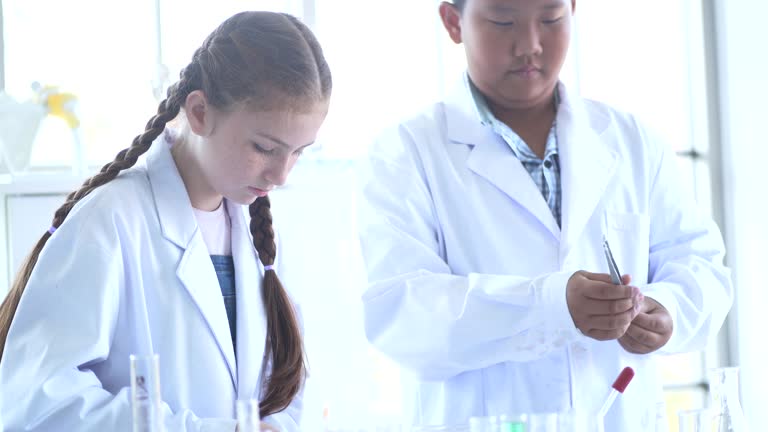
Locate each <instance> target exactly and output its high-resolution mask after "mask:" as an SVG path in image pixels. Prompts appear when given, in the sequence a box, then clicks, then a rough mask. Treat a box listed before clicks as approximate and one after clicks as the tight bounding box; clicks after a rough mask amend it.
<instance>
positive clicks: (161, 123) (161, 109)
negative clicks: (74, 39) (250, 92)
mask: <svg viewBox="0 0 768 432" xmlns="http://www.w3.org/2000/svg"><path fill="white" fill-rule="evenodd" d="M197 82H199V66H196V65H195V63H194V62H193V64H191V65H190V67H188V68H187V69H185V71H184V73H182V79H181V80H180V81H179V82H178V83H177V84H176V85H175V86H173V87H171V88H170V89H168V97H167V98H166V99H165V100H163V101H162V102H160V105H159V106H158V108H157V114H155V115H154V116H153V117H152V118H151V119H150V120H149V122H147V126H146V128H145V130H144V133H142V134H140V135H137V136H136V137H135V138H134V139H133V143H132V144H131V146H130V147H128V148H126V149H123V150H122V151H120V152H119V153H118V154H117V156H116V157H115V160H114V161H112V162H110V163H108V164H106V165H104V166H103V167H102V168H101V170H100V171H99V173H97V174H96V175H94V176H93V177H91V178H89V179H87V180H86V181H85V182H83V185H82V186H80V189H78V190H76V191H74V192H71V193H70V194H69V195H67V198H66V200H65V202H64V204H62V206H61V207H59V209H58V210H56V212H55V213H54V216H53V222H52V223H51V225H52V226H53V227H54V228H58V227H60V226H61V224H62V223H64V220H65V219H66V218H67V216H68V215H69V212H70V211H72V208H73V207H74V206H75V205H76V204H77V203H78V202H79V201H80V200H81V199H83V197H85V196H87V195H88V194H89V193H91V192H93V190H94V189H96V188H97V187H99V186H103V185H105V184H107V183H109V182H110V181H112V180H114V179H115V178H116V177H117V175H118V174H120V172H121V171H123V170H126V169H128V168H131V167H132V166H133V165H135V164H136V161H137V160H138V158H139V156H141V155H142V154H144V153H145V152H146V151H147V150H149V147H150V146H151V145H152V143H153V142H154V141H155V139H157V137H159V136H160V134H162V133H163V131H164V130H165V125H166V124H167V123H168V122H169V121H171V120H173V119H174V118H176V116H177V115H178V114H179V111H180V110H181V105H182V103H183V102H184V101H185V100H186V97H187V95H188V94H189V92H190V90H191V89H192V88H193V87H194V86H195V85H196V83H197ZM50 237H51V234H50V233H49V232H45V233H44V234H43V235H42V237H40V240H38V241H37V244H36V245H35V247H34V249H32V252H30V254H29V256H28V257H27V259H26V260H25V262H24V264H23V265H22V266H21V269H20V270H19V273H18V274H17V275H16V279H15V280H14V282H13V285H12V286H11V290H10V292H9V293H8V296H7V297H6V298H5V300H4V301H3V303H2V305H0V361H2V357H3V352H4V351H5V342H6V339H7V338H8V330H9V329H10V327H11V322H12V321H13V317H14V315H15V314H16V309H17V308H18V306H19V302H20V301H21V296H22V294H23V293H24V289H25V288H26V286H27V282H28V281H29V278H30V276H31V275H32V270H33V269H34V268H35V265H36V264H37V259H38V257H39V256H40V252H41V251H42V250H43V247H44V246H45V244H46V243H47V242H48V239H49V238H50Z"/></svg>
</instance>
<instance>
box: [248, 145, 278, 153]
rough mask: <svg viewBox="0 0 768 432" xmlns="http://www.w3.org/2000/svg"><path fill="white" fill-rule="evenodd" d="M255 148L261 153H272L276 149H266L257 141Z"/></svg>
mask: <svg viewBox="0 0 768 432" xmlns="http://www.w3.org/2000/svg"><path fill="white" fill-rule="evenodd" d="M253 149H254V150H256V151H257V152H259V153H264V154H271V153H272V152H273V151H274V149H265V148H264V147H262V146H260V145H258V144H256V143H253Z"/></svg>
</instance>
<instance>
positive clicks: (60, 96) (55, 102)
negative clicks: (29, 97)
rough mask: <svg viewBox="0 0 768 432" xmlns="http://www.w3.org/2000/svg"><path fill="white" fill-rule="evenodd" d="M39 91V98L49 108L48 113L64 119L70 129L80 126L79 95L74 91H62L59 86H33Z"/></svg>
mask: <svg viewBox="0 0 768 432" xmlns="http://www.w3.org/2000/svg"><path fill="white" fill-rule="evenodd" d="M33 88H34V89H35V90H36V91H37V95H38V100H39V102H40V103H41V104H43V106H45V107H46V109H47V110H48V114H50V115H52V116H55V117H59V118H62V119H64V121H66V122H67V125H68V126H69V127H70V129H76V128H77V127H79V126H80V119H79V118H78V116H77V96H75V95H74V94H72V93H64V92H60V91H59V89H58V87H55V86H45V87H41V86H40V85H39V84H38V85H36V86H33Z"/></svg>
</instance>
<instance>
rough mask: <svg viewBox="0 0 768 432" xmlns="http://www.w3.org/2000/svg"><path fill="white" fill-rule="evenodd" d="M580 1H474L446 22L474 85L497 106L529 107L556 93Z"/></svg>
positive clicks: (447, 14) (445, 11)
mask: <svg viewBox="0 0 768 432" xmlns="http://www.w3.org/2000/svg"><path fill="white" fill-rule="evenodd" d="M574 7H575V0H469V1H467V2H466V4H465V6H464V10H463V11H462V12H461V13H459V12H458V11H457V10H456V9H455V8H451V7H448V6H446V5H443V6H441V14H442V16H443V23H444V24H445V26H446V29H447V30H448V32H449V35H450V36H451V38H452V39H453V40H454V41H455V42H456V43H463V44H464V49H465V52H466V55H467V63H468V68H469V74H470V77H471V78H472V81H473V83H474V84H475V85H476V86H477V87H478V88H479V89H480V90H481V91H482V92H483V93H484V94H485V95H486V96H487V97H488V98H489V99H490V102H491V103H493V104H497V105H501V106H502V107H504V108H507V109H515V108H527V107H530V106H532V105H535V104H538V103H541V102H542V101H544V100H547V99H548V98H550V97H551V94H552V91H553V90H554V87H555V85H556V84H557V81H558V76H559V74H560V69H561V68H562V66H563V63H564V62H565V57H566V54H567V52H568V45H569V43H570V35H571V19H572V14H573V8H574Z"/></svg>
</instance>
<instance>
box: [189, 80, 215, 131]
mask: <svg viewBox="0 0 768 432" xmlns="http://www.w3.org/2000/svg"><path fill="white" fill-rule="evenodd" d="M184 111H185V112H186V113H187V122H188V123H189V128H190V129H191V130H192V132H194V133H195V134H196V135H200V136H208V135H210V134H211V132H213V110H212V109H211V106H210V105H209V104H208V99H207V98H206V97H205V93H203V92H202V91H201V90H195V91H193V92H191V93H190V94H189V95H187V99H186V100H185V101H184Z"/></svg>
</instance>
